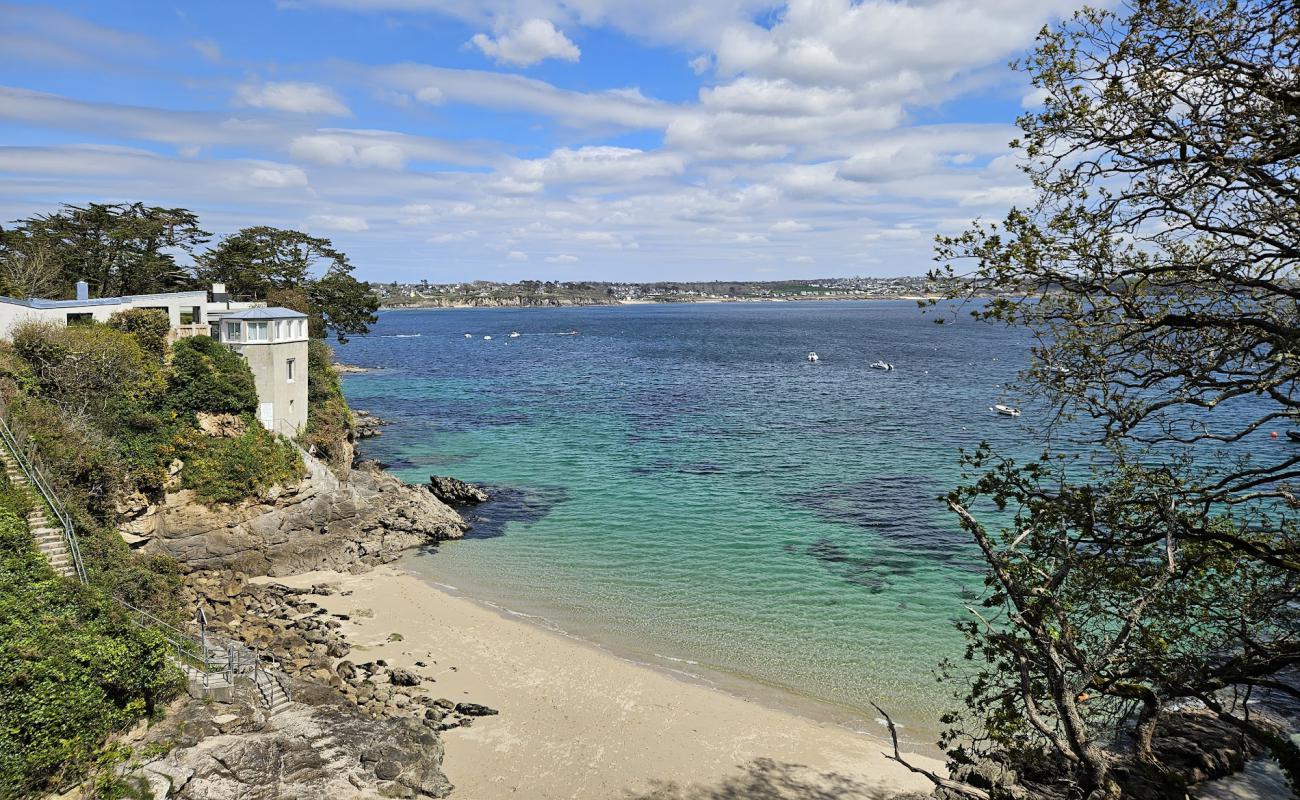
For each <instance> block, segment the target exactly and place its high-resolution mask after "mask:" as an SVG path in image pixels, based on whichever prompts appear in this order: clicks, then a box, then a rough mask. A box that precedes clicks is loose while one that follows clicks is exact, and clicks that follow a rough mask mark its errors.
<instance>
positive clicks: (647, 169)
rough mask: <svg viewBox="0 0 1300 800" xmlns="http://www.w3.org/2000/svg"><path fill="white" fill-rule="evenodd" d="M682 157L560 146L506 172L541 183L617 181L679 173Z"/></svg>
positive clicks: (631, 181)
mask: <svg viewBox="0 0 1300 800" xmlns="http://www.w3.org/2000/svg"><path fill="white" fill-rule="evenodd" d="M684 170H685V165H684V164H683V162H682V158H681V157H680V156H678V155H675V154H673V153H665V152H656V153H647V152H645V151H643V150H638V149H636V148H631V147H580V148H578V149H576V150H574V149H569V148H561V149H559V150H555V151H553V152H552V153H551V154H550V155H549V156H547V157H546V158H537V159H529V160H521V161H516V162H514V164H513V165H511V167H510V168H509V171H510V173H511V174H512V175H514V176H515V177H517V178H519V179H521V180H529V181H540V182H543V183H610V182H613V183H618V184H620V185H626V184H629V183H633V182H636V181H639V180H644V179H647V178H658V177H665V176H670V175H680V174H682V172H683V171H684Z"/></svg>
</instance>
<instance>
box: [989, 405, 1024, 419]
mask: <svg viewBox="0 0 1300 800" xmlns="http://www.w3.org/2000/svg"><path fill="white" fill-rule="evenodd" d="M989 411H992V412H994V413H997V414H1001V415H1002V416H1004V417H1018V416H1020V409H1018V408H1015V407H1014V406H1008V405H1003V404H1002V403H998V404H997V405H994V406H990V407H989Z"/></svg>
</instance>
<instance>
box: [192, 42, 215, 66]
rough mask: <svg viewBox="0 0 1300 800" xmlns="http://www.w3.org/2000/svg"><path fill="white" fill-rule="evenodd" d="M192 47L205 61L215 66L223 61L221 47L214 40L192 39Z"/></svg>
mask: <svg viewBox="0 0 1300 800" xmlns="http://www.w3.org/2000/svg"><path fill="white" fill-rule="evenodd" d="M190 47H193V48H194V50H195V51H196V52H197V53H198V54H199V55H200V56H202V57H203V60H204V61H208V62H211V63H213V64H217V63H220V61H221V45H219V44H217V43H216V42H215V41H214V40H212V39H191V40H190Z"/></svg>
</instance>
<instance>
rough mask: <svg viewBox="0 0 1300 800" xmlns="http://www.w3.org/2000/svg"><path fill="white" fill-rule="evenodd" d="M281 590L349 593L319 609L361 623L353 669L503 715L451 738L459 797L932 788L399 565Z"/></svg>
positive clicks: (769, 714)
mask: <svg viewBox="0 0 1300 800" xmlns="http://www.w3.org/2000/svg"><path fill="white" fill-rule="evenodd" d="M274 580H275V582H279V583H284V584H287V585H290V586H299V587H307V586H310V585H311V584H313V583H321V582H324V583H329V584H331V585H333V586H336V587H337V588H338V589H340V590H341V591H349V590H350V591H351V594H350V595H349V596H346V597H345V596H342V594H341V592H340V593H335V594H331V595H328V596H318V597H313V598H312V600H314V601H316V602H318V603H320V604H321V605H322V606H323V607H325V608H326V609H327V610H329V611H330V612H332V613H344V614H349V615H352V619H351V620H350V621H348V622H345V623H344V628H343V632H344V633H345V635H346V636H347V638H348V641H349V642H351V644H352V647H353V649H352V653H351V654H350V655H349V657H348V658H349V659H350V660H352V661H353V662H357V663H360V662H365V661H373V660H375V659H378V658H382V659H384V660H386V661H387V662H388V663H389V664H390V665H396V666H404V667H408V668H411V669H414V670H415V671H416V672H418V673H421V674H423V675H427V676H432V677H434V678H435V679H436V682H434V683H428V682H426V683H425V684H423V686H424V690H425V691H427V692H428V693H429V694H432V695H433V696H435V697H446V698H449V699H451V700H455V701H471V702H475V703H482V704H484V705H488V706H491V707H492V708H495V709H499V710H500V712H501V713H500V715H499V716H493V717H483V718H480V719H477V720H476V721H475V722H474V724H473V726H472V727H469V728H457V729H453V730H450V731H447V732H445V733H444V734H443V741H444V743H445V745H446V750H447V752H446V760H445V762H444V765H443V766H444V770H445V771H446V773H447V776H448V778H450V779H451V781H452V783H454V784H455V785H456V791H455V792H454V793H453V795H452V797H453V798H464V800H495V798H529V800H551V799H553V798H575V799H581V800H586V799H587V798H590V799H591V800H597V799H599V800H607V799H608V798H654V799H655V800H678V798H689V799H690V800H714V799H715V798H717V799H721V798H727V799H728V800H783V799H784V798H791V799H792V800H793V799H794V798H800V799H801V800H811V799H812V798H817V799H818V800H825V799H826V798H837V799H838V798H843V799H844V800H856V799H859V798H873V799H874V798H881V797H886V796H888V795H889V794H891V793H893V792H894V791H906V790H928V789H929V788H930V785H929V783H928V782H927V781H926V780H925V779H924V778H921V777H919V776H917V775H914V774H911V773H909V772H907V771H906V770H905V769H904V768H903V767H901V766H900V765H898V764H895V763H893V762H891V761H888V760H886V759H885V758H884V756H883V755H882V754H881V751H882V750H884V749H885V745H884V743H882V742H881V741H880V740H879V739H874V738H872V737H869V736H866V735H863V734H858V733H854V732H852V731H849V730H847V729H844V728H841V727H837V726H834V725H830V724H823V723H820V722H816V721H813V720H810V719H805V718H803V717H799V716H795V715H792V714H788V713H785V712H783V711H778V710H775V709H772V708H767V707H765V706H762V705H759V704H757V703H753V702H750V701H747V700H742V699H740V698H737V697H735V696H733V695H730V694H726V693H724V692H721V691H717V690H714V689H711V688H709V687H707V686H705V685H702V684H697V683H693V682H689V681H686V680H679V679H677V678H674V677H672V676H670V675H669V674H667V673H664V672H661V671H659V670H656V669H653V668H651V667H647V666H643V665H640V664H634V663H632V662H629V661H626V660H624V659H621V658H618V657H617V656H614V655H613V654H611V653H608V652H606V651H604V650H602V649H600V648H597V647H594V646H591V645H589V644H586V643H584V642H581V641H578V640H576V639H572V638H569V637H566V636H563V635H561V634H558V633H555V632H552V631H548V630H546V629H544V628H541V627H539V626H536V625H532V624H529V623H527V622H523V621H520V620H515V619H510V618H508V617H506V616H504V615H502V614H499V613H497V612H496V611H494V610H492V609H490V608H488V607H485V606H482V605H479V604H477V603H475V602H474V601H472V600H469V599H466V598H464V597H460V596H457V595H453V594H449V593H448V592H446V591H443V590H441V589H439V588H437V587H434V586H431V585H430V584H428V583H426V582H424V581H423V580H421V579H420V578H417V577H416V576H414V575H411V574H408V573H406V572H403V571H401V570H399V569H396V568H393V567H386V568H382V569H378V570H374V571H372V572H369V573H366V574H363V575H346V574H340V573H333V572H316V573H309V574H306V575H300V576H296V577H294V578H276V579H274ZM369 613H373V616H368V614H369ZM394 633H397V634H400V635H401V637H402V641H400V642H390V641H388V639H389V636H390V635H391V634H394ZM416 661H424V662H426V663H427V664H428V666H427V667H425V668H418V667H415V662H416ZM911 760H912V761H913V762H914V763H917V764H920V765H923V766H927V767H930V768H937V767H939V766H940V765H939V764H938V762H936V761H934V760H933V759H928V758H925V757H923V756H915V757H913V758H912V759H911Z"/></svg>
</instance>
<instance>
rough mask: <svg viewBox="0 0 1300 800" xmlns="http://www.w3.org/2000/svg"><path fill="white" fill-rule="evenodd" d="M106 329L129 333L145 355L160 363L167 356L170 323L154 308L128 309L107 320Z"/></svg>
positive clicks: (164, 315) (163, 313)
mask: <svg viewBox="0 0 1300 800" xmlns="http://www.w3.org/2000/svg"><path fill="white" fill-rule="evenodd" d="M108 327H110V328H112V329H114V330H118V331H122V332H123V333H129V334H131V335H132V336H134V337H135V339H136V341H137V342H139V343H140V347H141V348H143V349H144V351H145V352H146V353H148V354H149V355H151V356H153V357H154V358H156V359H158V360H159V361H162V359H163V356H165V355H166V354H167V334H169V333H171V330H172V323H171V320H170V319H168V317H167V312H165V311H159V310H158V309H156V308H128V309H126V310H124V311H118V312H115V313H114V314H113V315H112V316H111V317H109V318H108Z"/></svg>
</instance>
